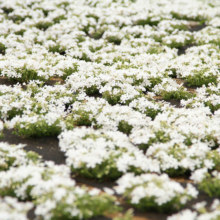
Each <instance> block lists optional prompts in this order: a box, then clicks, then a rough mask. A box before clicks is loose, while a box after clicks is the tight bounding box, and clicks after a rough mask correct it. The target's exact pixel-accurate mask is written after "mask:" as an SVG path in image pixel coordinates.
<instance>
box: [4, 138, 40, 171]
mask: <svg viewBox="0 0 220 220" xmlns="http://www.w3.org/2000/svg"><path fill="white" fill-rule="evenodd" d="M24 147H25V145H23V144H19V145H9V144H8V143H6V142H0V171H3V170H8V169H9V168H10V167H18V166H22V165H27V164H35V163H38V162H39V161H40V156H39V155H38V154H37V153H34V152H32V151H29V152H26V151H25V150H24V149H23V148H24Z"/></svg>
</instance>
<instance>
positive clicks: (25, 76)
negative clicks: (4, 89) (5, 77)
mask: <svg viewBox="0 0 220 220" xmlns="http://www.w3.org/2000/svg"><path fill="white" fill-rule="evenodd" d="M16 72H17V73H18V75H20V76H18V77H16V78H10V79H11V80H15V81H17V82H25V83H27V82H28V81H30V80H37V79H38V80H41V81H45V80H46V79H44V78H43V77H40V76H38V73H37V71H36V70H34V69H29V68H27V66H26V65H24V66H23V67H22V68H17V69H16Z"/></svg>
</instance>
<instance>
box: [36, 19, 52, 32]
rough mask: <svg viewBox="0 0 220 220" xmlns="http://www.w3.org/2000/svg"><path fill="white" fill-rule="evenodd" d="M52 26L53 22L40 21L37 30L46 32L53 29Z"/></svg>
mask: <svg viewBox="0 0 220 220" xmlns="http://www.w3.org/2000/svg"><path fill="white" fill-rule="evenodd" d="M52 25H53V22H49V21H40V22H38V23H37V24H36V25H35V26H36V28H38V29H40V30H43V31H45V30H47V29H48V28H49V27H51V26H52Z"/></svg>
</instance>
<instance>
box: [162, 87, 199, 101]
mask: <svg viewBox="0 0 220 220" xmlns="http://www.w3.org/2000/svg"><path fill="white" fill-rule="evenodd" d="M160 95H161V96H162V97H163V98H164V99H165V100H168V99H176V100H181V99H184V100H187V99H190V98H192V97H194V96H195V94H192V93H190V92H188V91H186V90H184V88H180V89H179V90H177V91H170V92H168V91H166V90H162V91H161V92H160Z"/></svg>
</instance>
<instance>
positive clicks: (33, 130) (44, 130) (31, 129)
mask: <svg viewBox="0 0 220 220" xmlns="http://www.w3.org/2000/svg"><path fill="white" fill-rule="evenodd" d="M60 121H61V119H57V120H56V121H55V122H54V123H53V124H52V125H49V124H48V123H47V122H46V121H45V120H42V119H40V118H39V119H38V121H37V122H35V123H31V122H28V121H27V122H17V123H16V124H15V126H14V132H13V133H14V134H17V135H19V136H22V137H25V138H29V137H33V138H37V137H45V136H57V135H59V134H60V133H61V131H62V129H61V127H60Z"/></svg>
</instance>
